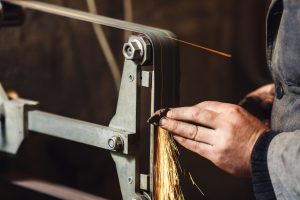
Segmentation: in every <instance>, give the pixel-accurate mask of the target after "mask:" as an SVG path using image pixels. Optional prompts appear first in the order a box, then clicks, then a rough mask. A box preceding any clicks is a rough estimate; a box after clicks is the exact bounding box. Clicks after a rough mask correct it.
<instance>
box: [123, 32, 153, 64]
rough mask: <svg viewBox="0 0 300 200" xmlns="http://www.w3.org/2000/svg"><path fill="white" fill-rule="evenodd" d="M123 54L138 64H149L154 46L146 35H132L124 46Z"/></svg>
mask: <svg viewBox="0 0 300 200" xmlns="http://www.w3.org/2000/svg"><path fill="white" fill-rule="evenodd" d="M123 55H124V57H125V59H127V60H133V61H134V62H135V63H137V64H141V65H144V64H148V62H149V61H150V60H151V57H152V46H151V43H150V41H149V40H148V39H147V38H146V37H145V36H131V37H130V38H129V40H128V42H127V43H125V44H124V46H123Z"/></svg>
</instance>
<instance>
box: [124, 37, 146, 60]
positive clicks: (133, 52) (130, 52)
mask: <svg viewBox="0 0 300 200" xmlns="http://www.w3.org/2000/svg"><path fill="white" fill-rule="evenodd" d="M142 50H143V49H142V48H141V47H140V46H139V45H138V43H137V42H128V43H125V44H124V46H123V54H124V56H125V58H126V59H128V60H135V61H138V60H141V58H142V56H143V51H142Z"/></svg>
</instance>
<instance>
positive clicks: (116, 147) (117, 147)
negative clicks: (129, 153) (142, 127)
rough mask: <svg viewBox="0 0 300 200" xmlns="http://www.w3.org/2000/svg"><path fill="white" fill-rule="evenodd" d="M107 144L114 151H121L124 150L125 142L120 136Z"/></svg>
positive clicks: (112, 138) (109, 140) (114, 137)
mask: <svg viewBox="0 0 300 200" xmlns="http://www.w3.org/2000/svg"><path fill="white" fill-rule="evenodd" d="M107 144H108V147H109V149H110V150H112V151H121V150H122V149H123V140H122V138H121V137H119V136H113V137H111V138H109V139H108V141H107Z"/></svg>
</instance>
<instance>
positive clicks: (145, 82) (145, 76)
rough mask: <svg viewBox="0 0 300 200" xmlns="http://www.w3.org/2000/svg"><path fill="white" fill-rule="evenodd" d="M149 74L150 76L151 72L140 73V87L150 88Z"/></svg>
mask: <svg viewBox="0 0 300 200" xmlns="http://www.w3.org/2000/svg"><path fill="white" fill-rule="evenodd" d="M151 74H152V72H149V71H142V83H141V85H142V86H143V87H147V88H149V87H151V79H152V77H151Z"/></svg>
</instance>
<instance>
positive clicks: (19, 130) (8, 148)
mask: <svg viewBox="0 0 300 200" xmlns="http://www.w3.org/2000/svg"><path fill="white" fill-rule="evenodd" d="M37 104H38V103H37V102H35V101H30V100H25V99H14V100H9V99H8V97H7V96H6V94H5V92H4V90H3V88H2V86H1V84H0V116H1V122H0V123H1V124H2V125H1V130H0V149H1V150H2V151H4V152H7V153H12V154H15V153H16V152H17V150H18V148H19V146H20V145H21V143H22V141H23V139H24V138H25V137H26V135H27V128H26V127H27V124H26V122H27V117H26V114H27V111H28V110H29V109H30V108H33V107H34V106H36V105H37Z"/></svg>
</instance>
